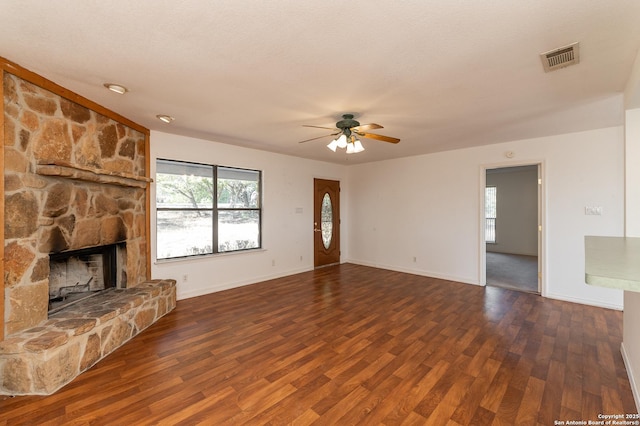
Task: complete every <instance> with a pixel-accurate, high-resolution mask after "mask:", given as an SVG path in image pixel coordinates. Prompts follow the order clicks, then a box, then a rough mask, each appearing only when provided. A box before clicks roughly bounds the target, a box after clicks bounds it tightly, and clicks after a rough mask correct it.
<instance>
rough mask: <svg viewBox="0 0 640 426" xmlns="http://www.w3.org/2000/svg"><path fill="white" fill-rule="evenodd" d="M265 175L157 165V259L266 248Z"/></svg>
mask: <svg viewBox="0 0 640 426" xmlns="http://www.w3.org/2000/svg"><path fill="white" fill-rule="evenodd" d="M261 185H262V172H261V171H259V170H250V169H239V168H234V167H226V166H215V165H208V164H199V163H188V162H184V161H174V160H163V159H158V160H157V161H156V237H157V238H156V242H157V252H156V258H157V259H172V258H179V257H187V256H198V255H205V254H215V253H225V252H231V251H240V250H251V249H257V248H260V247H261V246H262V241H261V234H262V232H261V224H262V196H261V194H262V189H261Z"/></svg>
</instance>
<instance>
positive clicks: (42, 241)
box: [2, 73, 147, 336]
mask: <svg viewBox="0 0 640 426" xmlns="http://www.w3.org/2000/svg"><path fill="white" fill-rule="evenodd" d="M2 83H3V87H4V100H3V101H4V123H5V124H4V153H5V172H4V178H5V200H4V203H5V212H4V213H5V229H4V231H5V241H4V244H5V265H4V266H5V277H4V280H5V291H6V302H5V336H11V335H12V334H14V333H17V332H20V331H21V330H25V329H28V328H30V327H33V326H36V325H37V324H39V323H40V322H42V321H44V320H46V319H47V311H48V274H49V254H50V253H52V252H60V251H66V250H75V249H79V248H84V247H93V246H98V245H103V244H113V243H116V242H123V241H126V262H125V265H122V266H123V274H124V278H125V281H126V282H127V283H128V285H129V286H131V285H135V284H136V283H140V282H143V281H144V280H145V279H146V276H147V271H146V264H147V260H146V252H147V250H146V234H145V233H146V226H145V223H146V211H145V189H144V188H141V187H139V186H138V187H136V186H133V185H132V186H126V185H112V184H104V183H99V182H90V181H85V180H77V179H75V180H72V179H68V178H64V177H59V176H47V175H43V174H39V173H38V165H39V164H66V165H73V166H77V167H79V168H80V169H82V170H83V172H84V171H86V170H90V171H91V170H95V171H97V172H99V173H101V174H103V175H109V174H113V175H116V176H122V175H125V176H132V177H134V178H135V177H144V176H145V157H144V154H145V135H144V134H142V133H141V132H139V131H136V130H134V129H132V128H129V127H127V126H124V125H122V124H121V123H118V122H116V121H114V120H112V119H110V118H108V117H106V116H104V115H101V114H99V113H97V112H95V111H92V110H90V109H88V108H85V107H83V106H80V105H78V104H75V103H73V102H71V101H69V100H67V99H65V98H62V97H60V96H58V95H56V94H53V93H51V92H49V91H47V90H45V89H42V88H40V87H38V86H36V85H34V84H31V83H29V82H27V81H25V80H22V79H21V78H19V77H16V76H14V75H12V74H9V73H4V78H3V82H2Z"/></svg>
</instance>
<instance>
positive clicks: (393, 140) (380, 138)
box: [358, 132, 400, 143]
mask: <svg viewBox="0 0 640 426" xmlns="http://www.w3.org/2000/svg"><path fill="white" fill-rule="evenodd" d="M358 134H359V135H360V136H362V137H363V138H369V139H375V140H377V141H382V142H389V143H398V142H400V139H398V138H392V137H391V136H382V135H376V134H375V133H360V132H358Z"/></svg>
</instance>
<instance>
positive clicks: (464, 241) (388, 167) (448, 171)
mask: <svg viewBox="0 0 640 426" xmlns="http://www.w3.org/2000/svg"><path fill="white" fill-rule="evenodd" d="M506 151H513V152H514V153H515V157H514V158H513V159H512V160H508V159H507V158H506V157H505V155H504V154H505V152H506ZM623 159H624V158H623V129H622V128H621V127H613V128H607V129H600V130H593V131H586V132H580V133H571V134H565V135H558V136H551V137H544V138H537V139H529V140H522V141H515V142H509V143H504V144H496V145H490V146H484V147H478V148H471V149H463V150H456V151H448V152H442V153H437V154H430V155H424V156H419V157H412V158H402V159H397V160H389V161H384V162H378V163H369V164H363V165H355V166H351V167H350V168H349V169H348V176H349V185H348V188H349V194H350V196H349V200H350V203H349V204H350V209H349V211H348V214H347V219H348V221H349V223H350V227H349V235H348V238H349V247H350V250H349V253H348V259H347V261H350V262H353V263H360V264H364V265H370V266H379V267H383V268H387V269H393V270H398V271H406V272H412V273H417V274H423V275H428V276H434V277H441V278H446V279H451V280H456V281H461V282H466V283H471V284H479V283H481V282H482V281H481V279H480V271H481V267H480V260H481V246H480V238H481V237H480V223H481V220H480V218H481V214H482V213H481V210H480V193H481V192H480V191H483V190H484V189H483V188H484V186H483V185H484V178H483V173H484V168H485V167H488V166H491V167H507V166H510V165H515V164H513V163H514V162H519V163H520V164H523V163H539V162H541V163H542V164H543V173H544V175H543V180H544V186H545V191H544V197H545V198H544V200H543V205H544V206H545V207H546V214H545V218H544V220H543V223H544V224H545V229H544V230H543V241H544V246H543V256H544V263H543V267H544V269H543V271H542V273H543V278H542V280H543V288H542V293H543V295H545V296H547V297H551V298H557V299H562V300H568V301H574V302H580V303H585V304H591V305H596V306H603V307H611V308H616V309H621V308H622V292H621V291H619V290H613V289H605V288H599V287H593V286H589V285H587V284H585V281H584V236H585V235H613V236H621V235H622V233H623V208H624V202H623V199H624V198H623V197H624V193H623V192H624V190H623V164H624V163H623ZM585 206H601V207H602V208H603V214H602V215H601V216H585V214H584V208H585ZM414 257H415V262H414Z"/></svg>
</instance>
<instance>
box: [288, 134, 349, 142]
mask: <svg viewBox="0 0 640 426" xmlns="http://www.w3.org/2000/svg"><path fill="white" fill-rule="evenodd" d="M340 133H342V132H336V133H331V134H330V135H324V136H318V137H317V138H311V139H306V140H303V141H300V142H298V143H305V142H311V141H315V140H316V139H322V138H326V137H327V136H335V135H339V134H340Z"/></svg>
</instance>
